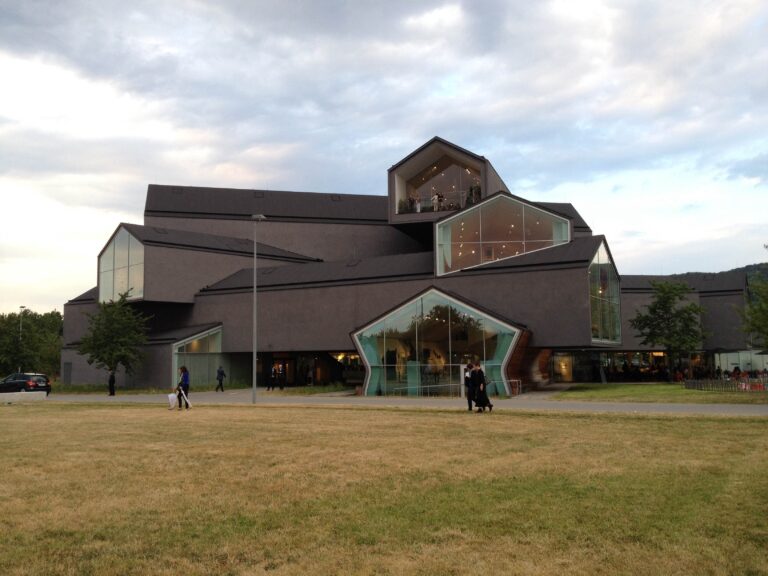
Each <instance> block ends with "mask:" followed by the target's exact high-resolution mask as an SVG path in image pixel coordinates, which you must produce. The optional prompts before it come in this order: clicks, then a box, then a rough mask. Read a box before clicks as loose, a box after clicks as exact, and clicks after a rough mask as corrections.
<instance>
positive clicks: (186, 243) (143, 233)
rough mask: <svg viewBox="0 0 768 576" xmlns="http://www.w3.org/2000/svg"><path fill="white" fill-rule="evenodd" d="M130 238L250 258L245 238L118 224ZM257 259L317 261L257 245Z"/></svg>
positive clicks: (250, 242)
mask: <svg viewBox="0 0 768 576" xmlns="http://www.w3.org/2000/svg"><path fill="white" fill-rule="evenodd" d="M120 226H121V227H123V228H125V229H126V230H127V231H128V232H129V233H130V234H131V235H132V236H134V237H135V238H136V239H137V240H139V241H140V242H141V243H142V244H144V245H146V246H167V247H171V248H182V249H191V250H204V251H208V252H222V253H226V254H239V255H242V256H253V241H252V240H249V239H247V238H230V237H228V236H216V235H214V234H203V233H200V232H188V231H186V230H172V229H170V228H159V227H157V226H142V225H140V224H125V223H123V224H120ZM258 252H259V257H263V258H271V259H278V260H289V261H297V262H298V261H301V262H317V261H318V260H317V258H312V257H310V256H304V255H302V254H297V253H296V252H290V251H288V250H283V249H282V248H277V247H276V246H271V245H269V244H264V243H262V242H259V243H258Z"/></svg>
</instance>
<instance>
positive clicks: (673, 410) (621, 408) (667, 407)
mask: <svg viewBox="0 0 768 576" xmlns="http://www.w3.org/2000/svg"><path fill="white" fill-rule="evenodd" d="M556 392H558V390H550V391H539V392H529V393H527V394H524V395H522V396H518V397H516V398H503V399H494V400H493V402H494V411H502V412H509V411H532V412H538V411H547V412H549V411H555V412H592V413H618V414H700V415H701V414H703V415H718V416H763V417H768V404H660V403H650V402H573V401H558V400H552V399H550V396H552V395H553V394H555V393H556ZM251 399H252V391H251V390H250V389H244V390H243V389H241V390H227V391H226V392H224V393H223V394H222V393H221V392H218V393H217V392H199V393H195V392H194V390H193V391H192V394H191V395H190V401H191V402H192V404H193V406H206V405H208V406H211V405H225V404H235V405H247V404H251ZM46 402H53V403H57V402H62V403H99V404H157V405H162V406H167V396H166V395H164V394H160V393H158V394H119V393H118V395H117V396H111V397H110V396H107V395H103V396H102V395H98V394H55V393H52V394H51V395H50V396H49V397H48V398H47V399H46ZM256 404H257V405H260V406H266V405H284V406H286V405H287V406H372V407H380V408H385V407H396V408H420V409H428V408H437V409H446V408H450V409H456V410H460V411H466V409H467V403H466V401H465V400H462V399H460V398H424V397H421V398H407V397H406V398H404V397H375V396H348V395H339V394H316V395H312V396H284V395H279V393H274V392H273V393H270V392H266V391H262V390H257V398H256Z"/></svg>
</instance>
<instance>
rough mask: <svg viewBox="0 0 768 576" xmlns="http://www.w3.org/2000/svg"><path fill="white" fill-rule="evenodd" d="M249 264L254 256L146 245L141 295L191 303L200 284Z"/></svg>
mask: <svg viewBox="0 0 768 576" xmlns="http://www.w3.org/2000/svg"><path fill="white" fill-rule="evenodd" d="M266 262H267V261H265V265H266ZM252 266H253V256H236V255H232V254H219V253H214V252H203V251H200V250H184V249H179V248H165V247H160V246H145V247H144V299H145V300H150V301H157V302H189V303H192V302H194V299H195V294H196V293H197V292H198V291H199V290H200V289H201V288H203V287H205V286H208V285H210V284H214V283H215V282H218V281H219V280H221V279H223V278H226V277H227V276H229V275H231V274H234V273H235V272H237V271H238V270H241V269H243V268H249V267H252Z"/></svg>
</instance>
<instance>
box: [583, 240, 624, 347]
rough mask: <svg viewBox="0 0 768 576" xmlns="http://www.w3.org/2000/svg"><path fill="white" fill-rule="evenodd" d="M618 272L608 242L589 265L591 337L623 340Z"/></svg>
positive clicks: (599, 339) (609, 340) (615, 340)
mask: <svg viewBox="0 0 768 576" xmlns="http://www.w3.org/2000/svg"><path fill="white" fill-rule="evenodd" d="M620 300H621V298H620V293H619V276H618V275H617V274H616V269H615V268H614V266H613V261H612V260H611V257H610V256H609V254H608V249H607V248H606V247H605V244H601V245H600V248H599V249H598V251H597V253H595V257H594V258H593V259H592V263H591V264H590V265H589V304H590V312H591V316H592V340H593V341H603V342H621V309H620Z"/></svg>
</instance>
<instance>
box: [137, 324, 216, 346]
mask: <svg viewBox="0 0 768 576" xmlns="http://www.w3.org/2000/svg"><path fill="white" fill-rule="evenodd" d="M218 326H221V322H216V323H213V324H200V325H198V326H184V327H182V328H176V329H174V330H163V331H162V332H151V333H150V334H149V335H148V336H147V343H149V344H171V343H173V342H178V341H179V340H185V339H187V338H191V337H192V336H196V335H197V334H202V333H204V332H207V331H208V330H211V329H213V328H216V327H218Z"/></svg>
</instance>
